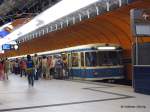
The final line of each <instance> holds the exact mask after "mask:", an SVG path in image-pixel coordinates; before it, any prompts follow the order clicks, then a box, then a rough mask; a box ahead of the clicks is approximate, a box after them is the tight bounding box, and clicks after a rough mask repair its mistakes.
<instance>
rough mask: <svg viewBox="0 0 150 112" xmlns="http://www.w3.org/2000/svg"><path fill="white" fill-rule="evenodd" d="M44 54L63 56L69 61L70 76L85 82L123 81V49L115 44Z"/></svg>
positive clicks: (84, 46)
mask: <svg viewBox="0 0 150 112" xmlns="http://www.w3.org/2000/svg"><path fill="white" fill-rule="evenodd" d="M42 54H49V55H53V56H54V55H57V54H59V55H61V57H62V58H63V57H65V58H66V59H67V64H68V69H69V75H71V76H73V77H74V78H80V79H85V80H103V79H122V78H124V67H123V65H122V62H121V61H122V48H121V47H120V46H119V45H115V44H100V43H97V44H88V45H80V46H75V47H70V48H65V49H59V50H55V51H49V52H43V53H41V54H39V55H42Z"/></svg>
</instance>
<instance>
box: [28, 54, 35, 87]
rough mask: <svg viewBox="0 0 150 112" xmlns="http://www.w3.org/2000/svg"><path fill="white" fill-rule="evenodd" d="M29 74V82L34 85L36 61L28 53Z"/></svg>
mask: <svg viewBox="0 0 150 112" xmlns="http://www.w3.org/2000/svg"><path fill="white" fill-rule="evenodd" d="M26 63H27V69H26V72H27V75H28V83H29V85H32V86H33V85H34V62H33V60H32V58H31V56H30V55H27V62H26Z"/></svg>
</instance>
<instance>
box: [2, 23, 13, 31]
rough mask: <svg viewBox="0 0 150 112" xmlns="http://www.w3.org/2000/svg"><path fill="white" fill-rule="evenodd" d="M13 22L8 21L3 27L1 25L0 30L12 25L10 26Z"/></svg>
mask: <svg viewBox="0 0 150 112" xmlns="http://www.w3.org/2000/svg"><path fill="white" fill-rule="evenodd" d="M11 23H12V22H9V23H7V24H5V25H3V26H1V27H0V31H1V30H3V29H4V28H5V27H8V26H9V27H10V26H11Z"/></svg>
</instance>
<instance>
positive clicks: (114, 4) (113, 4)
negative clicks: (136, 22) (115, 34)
mask: <svg viewBox="0 0 150 112" xmlns="http://www.w3.org/2000/svg"><path fill="white" fill-rule="evenodd" d="M109 5H110V10H113V9H116V8H118V7H119V0H111V1H109Z"/></svg>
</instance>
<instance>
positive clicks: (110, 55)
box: [97, 51, 121, 66]
mask: <svg viewBox="0 0 150 112" xmlns="http://www.w3.org/2000/svg"><path fill="white" fill-rule="evenodd" d="M120 57H121V56H120V52H117V51H98V53H97V59H98V65H99V66H105V65H106V66H112V65H120Z"/></svg>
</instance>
